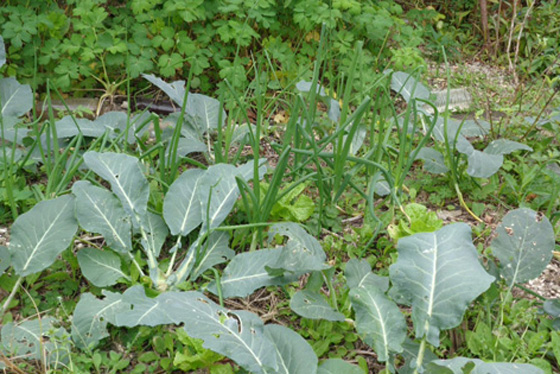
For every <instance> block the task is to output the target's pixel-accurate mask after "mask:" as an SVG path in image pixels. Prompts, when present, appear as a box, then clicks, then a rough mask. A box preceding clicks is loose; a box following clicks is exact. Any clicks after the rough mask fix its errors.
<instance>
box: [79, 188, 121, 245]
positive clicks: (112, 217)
mask: <svg viewBox="0 0 560 374" xmlns="http://www.w3.org/2000/svg"><path fill="white" fill-rule="evenodd" d="M72 193H73V194H74V195H75V196H76V217H77V218H78V222H79V223H80V226H82V227H83V228H84V229H85V230H87V231H90V232H94V233H98V234H101V235H103V237H104V238H105V240H106V241H107V244H108V245H109V247H111V248H113V249H114V250H115V251H118V252H122V253H126V252H129V251H131V250H132V241H131V229H132V224H131V220H130V216H129V215H128V214H127V213H126V212H125V211H124V209H123V207H122V205H121V202H120V201H119V199H117V197H115V195H113V194H112V193H111V192H110V191H107V190H106V189H104V188H100V187H97V186H94V185H93V184H91V183H90V182H88V181H78V182H76V183H74V185H73V186H72Z"/></svg>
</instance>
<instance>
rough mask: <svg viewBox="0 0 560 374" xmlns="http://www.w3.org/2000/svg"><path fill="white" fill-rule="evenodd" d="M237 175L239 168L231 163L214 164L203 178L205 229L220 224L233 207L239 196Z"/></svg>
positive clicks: (201, 192) (201, 200) (202, 198)
mask: <svg viewBox="0 0 560 374" xmlns="http://www.w3.org/2000/svg"><path fill="white" fill-rule="evenodd" d="M236 175H238V173H237V168H235V166H232V165H229V164H217V165H212V166H210V167H209V168H208V169H207V170H206V172H205V173H204V176H203V177H202V180H201V185H202V186H204V188H202V189H201V190H200V192H199V197H200V203H201V204H202V216H203V226H202V227H203V229H204V230H208V229H214V228H216V227H218V226H220V224H221V223H222V222H224V220H225V219H226V217H227V216H228V214H229V213H230V212H231V210H232V209H233V206H234V205H235V201H236V200H237V197H238V196H239V189H238V187H237V182H236V181H235V176H236ZM207 204H209V207H208V209H206V205H207ZM207 213H208V215H207Z"/></svg>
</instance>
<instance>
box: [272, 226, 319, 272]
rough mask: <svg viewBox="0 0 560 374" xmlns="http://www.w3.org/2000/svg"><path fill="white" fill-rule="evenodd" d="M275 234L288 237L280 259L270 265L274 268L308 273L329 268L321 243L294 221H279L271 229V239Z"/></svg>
mask: <svg viewBox="0 0 560 374" xmlns="http://www.w3.org/2000/svg"><path fill="white" fill-rule="evenodd" d="M275 235H282V236H287V237H288V242H287V243H286V246H285V248H284V249H283V250H282V252H281V255H280V257H279V258H278V261H277V263H276V264H274V265H269V266H270V267H271V268H273V269H283V270H286V271H290V272H293V273H300V274H301V273H306V272H311V271H315V270H324V269H328V268H329V266H328V265H326V264H325V262H326V257H327V256H326V254H325V252H324V251H323V248H322V247H321V244H320V243H319V241H318V240H317V239H315V238H314V237H313V236H311V235H309V234H308V233H307V232H306V231H305V230H304V229H303V228H302V227H301V226H300V225H298V224H297V223H294V222H286V223H277V224H275V225H274V226H272V227H271V228H270V230H269V241H271V240H272V238H273V237H274V236H275Z"/></svg>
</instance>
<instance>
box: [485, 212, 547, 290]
mask: <svg viewBox="0 0 560 374" xmlns="http://www.w3.org/2000/svg"><path fill="white" fill-rule="evenodd" d="M496 232H497V234H498V235H497V236H496V238H495V239H494V240H493V241H492V244H491V247H492V253H493V254H494V255H495V256H496V257H497V258H498V260H499V261H500V274H501V275H502V277H504V278H505V279H506V281H507V282H508V284H509V285H513V284H515V283H525V282H527V281H529V280H531V279H534V278H537V277H538V276H539V275H540V274H541V273H542V272H543V270H544V269H545V268H546V266H547V265H548V264H549V263H550V260H552V251H553V250H554V230H553V228H552V225H551V224H550V221H549V220H548V219H547V218H546V217H544V216H540V215H539V214H538V213H537V212H535V211H533V210H531V209H527V208H520V209H516V210H513V211H511V212H509V213H508V214H506V215H505V217H504V218H503V220H502V223H500V225H499V226H498V227H497V228H496Z"/></svg>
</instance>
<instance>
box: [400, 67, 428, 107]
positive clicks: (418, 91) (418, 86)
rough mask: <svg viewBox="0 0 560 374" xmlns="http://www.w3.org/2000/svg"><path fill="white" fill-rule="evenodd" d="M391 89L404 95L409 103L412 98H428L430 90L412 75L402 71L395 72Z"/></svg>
mask: <svg viewBox="0 0 560 374" xmlns="http://www.w3.org/2000/svg"><path fill="white" fill-rule="evenodd" d="M391 89H392V90H393V91H395V92H397V93H399V94H401V96H402V97H403V99H404V101H406V102H407V103H408V102H410V100H412V99H423V100H428V99H429V98H430V91H428V89H427V88H426V87H425V86H424V85H423V84H422V83H420V82H418V81H417V80H416V78H414V77H413V76H412V75H410V74H407V73H405V72H402V71H397V72H395V73H393V75H392V77H391Z"/></svg>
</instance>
